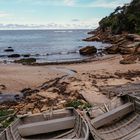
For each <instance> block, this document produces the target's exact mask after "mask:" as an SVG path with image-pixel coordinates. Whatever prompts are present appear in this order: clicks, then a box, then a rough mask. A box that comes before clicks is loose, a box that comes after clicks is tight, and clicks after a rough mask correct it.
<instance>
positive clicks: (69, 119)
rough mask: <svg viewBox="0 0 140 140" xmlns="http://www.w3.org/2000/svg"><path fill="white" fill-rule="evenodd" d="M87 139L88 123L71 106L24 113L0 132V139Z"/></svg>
mask: <svg viewBox="0 0 140 140" xmlns="http://www.w3.org/2000/svg"><path fill="white" fill-rule="evenodd" d="M55 139H65V140H66V139H69V140H70V139H75V140H89V129H88V125H87V123H86V122H85V120H84V119H83V117H82V116H81V115H80V114H79V113H78V112H77V111H76V110H75V109H73V108H69V109H63V110H56V111H53V112H43V113H40V114H31V115H24V116H20V118H17V119H16V121H14V122H13V123H12V124H11V125H10V126H9V127H8V128H6V129H5V130H4V131H3V132H2V133H1V134H0V140H55Z"/></svg>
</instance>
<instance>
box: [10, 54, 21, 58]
mask: <svg viewBox="0 0 140 140" xmlns="http://www.w3.org/2000/svg"><path fill="white" fill-rule="evenodd" d="M8 57H9V58H17V57H20V54H11V55H8Z"/></svg>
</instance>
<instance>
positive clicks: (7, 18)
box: [0, 0, 131, 29]
mask: <svg viewBox="0 0 140 140" xmlns="http://www.w3.org/2000/svg"><path fill="white" fill-rule="evenodd" d="M130 1H131V0H0V29H7V28H9V29H15V28H21V29H22V28H35V29H38V28H41V29H46V28H49V29H52V28H55V29H56V28H57V29H62V28H95V27H97V26H98V22H99V21H100V20H101V19H102V18H103V17H105V16H107V15H109V14H110V13H111V12H112V11H113V10H114V9H115V7H117V6H119V5H120V6H121V5H123V4H124V3H129V2H130Z"/></svg>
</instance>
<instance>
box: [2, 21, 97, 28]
mask: <svg viewBox="0 0 140 140" xmlns="http://www.w3.org/2000/svg"><path fill="white" fill-rule="evenodd" d="M97 26H98V24H97V21H96V20H93V21H92V20H91V21H78V22H75V23H71V24H69V23H48V24H0V29H91V28H96V27H97Z"/></svg>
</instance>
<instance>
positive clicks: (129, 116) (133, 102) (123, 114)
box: [85, 92, 140, 140]
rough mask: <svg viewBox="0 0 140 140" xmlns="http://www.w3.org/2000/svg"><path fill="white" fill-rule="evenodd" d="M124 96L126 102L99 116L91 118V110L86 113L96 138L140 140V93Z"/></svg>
mask: <svg viewBox="0 0 140 140" xmlns="http://www.w3.org/2000/svg"><path fill="white" fill-rule="evenodd" d="M122 98H123V99H124V104H122V105H120V106H118V107H116V108H114V109H112V110H109V111H107V112H106V113H103V114H101V115H99V116H98V117H95V118H91V114H90V112H87V114H88V115H85V117H86V120H87V122H88V126H89V128H90V132H91V134H92V136H93V138H94V139H95V140H140V93H139V92H136V93H133V94H130V95H129V94H128V95H125V96H123V97H122ZM92 111H93V110H92Z"/></svg>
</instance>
